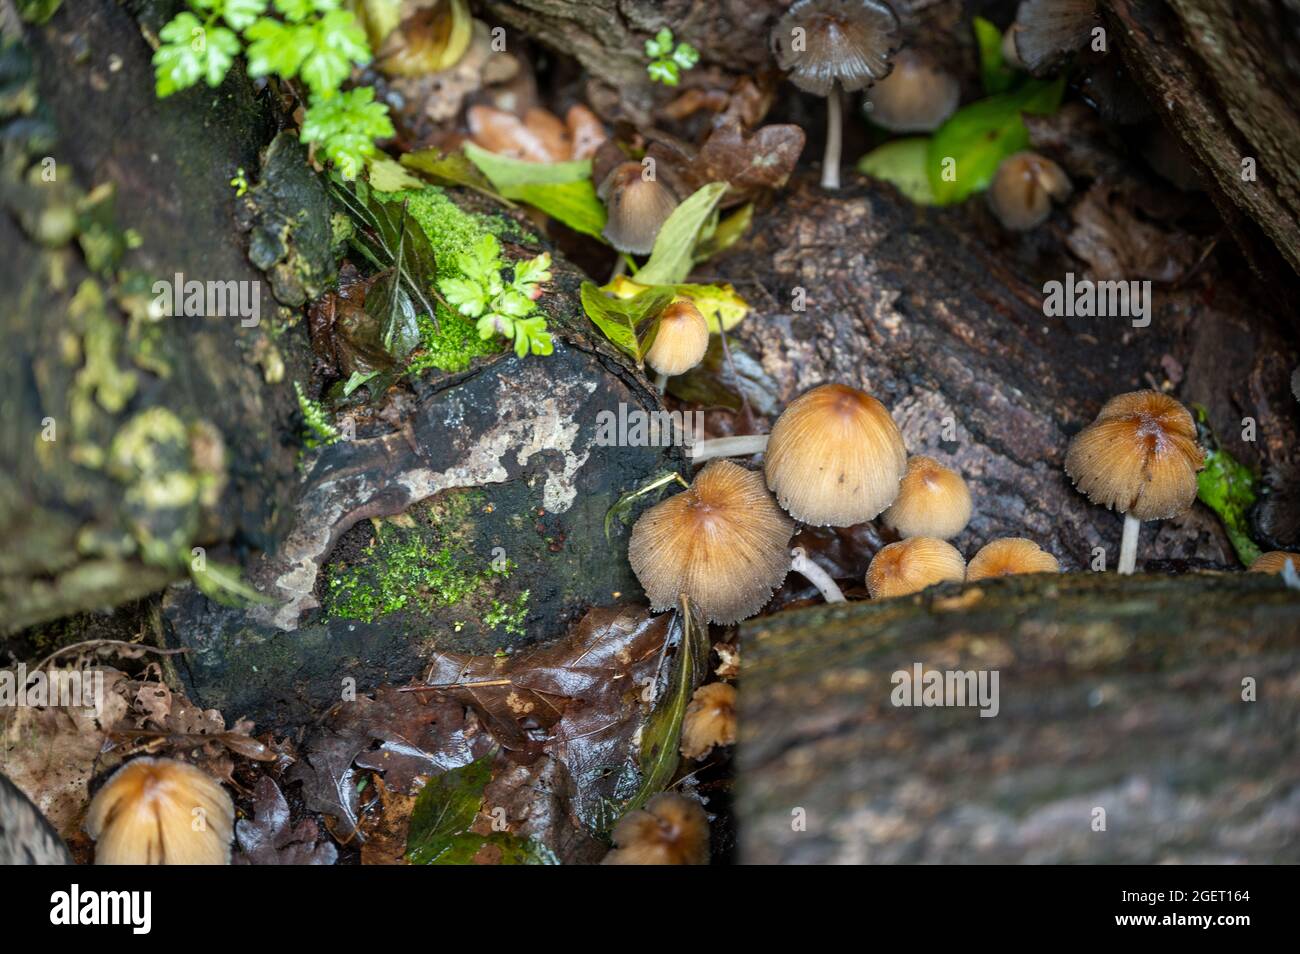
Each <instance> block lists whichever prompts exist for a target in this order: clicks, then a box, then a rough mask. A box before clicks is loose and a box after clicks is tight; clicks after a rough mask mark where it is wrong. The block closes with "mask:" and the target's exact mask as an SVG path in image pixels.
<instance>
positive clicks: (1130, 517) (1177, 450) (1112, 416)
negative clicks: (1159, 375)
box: [1065, 391, 1205, 573]
mask: <svg viewBox="0 0 1300 954" xmlns="http://www.w3.org/2000/svg"><path fill="white" fill-rule="evenodd" d="M1203 466H1205V452H1204V451H1203V450H1202V449H1201V447H1200V445H1199V444H1197V443H1196V424H1195V422H1194V421H1193V420H1192V415H1191V414H1190V413H1189V412H1188V410H1187V408H1185V407H1183V406H1182V405H1181V404H1179V403H1178V402H1177V401H1175V400H1174V399H1173V398H1171V397H1169V396H1168V395H1167V394H1161V393H1160V392H1159V391H1134V392H1132V393H1130V394H1121V395H1119V396H1118V397H1113V398H1111V399H1110V400H1109V401H1107V402H1106V403H1105V405H1104V406H1103V407H1102V409H1101V412H1100V413H1099V414H1098V415H1097V419H1096V420H1095V421H1093V422H1092V423H1091V424H1089V425H1088V426H1087V427H1085V428H1084V429H1083V430H1082V431H1080V432H1079V433H1078V434H1076V435H1075V437H1074V440H1072V441H1071V442H1070V449H1069V451H1068V452H1067V453H1066V455H1065V472H1066V473H1067V474H1069V475H1070V478H1071V479H1072V480H1073V481H1074V485H1075V487H1077V488H1078V489H1079V490H1080V491H1081V492H1082V493H1084V494H1086V495H1087V497H1088V499H1089V500H1091V501H1092V502H1093V503H1095V504H1099V505H1101V506H1105V507H1110V508H1112V509H1114V510H1118V511H1120V512H1121V513H1123V514H1124V537H1123V542H1122V543H1121V545H1120V551H1119V567H1118V569H1119V572H1120V573H1132V572H1133V569H1134V566H1135V564H1136V560H1137V541H1138V528H1139V524H1140V521H1143V520H1166V519H1168V518H1170V517H1176V516H1178V515H1179V514H1181V513H1185V512H1186V511H1187V510H1188V509H1189V508H1190V507H1191V506H1192V502H1193V501H1194V500H1195V499H1196V472H1197V471H1198V470H1200V469H1201V468H1202V467H1203Z"/></svg>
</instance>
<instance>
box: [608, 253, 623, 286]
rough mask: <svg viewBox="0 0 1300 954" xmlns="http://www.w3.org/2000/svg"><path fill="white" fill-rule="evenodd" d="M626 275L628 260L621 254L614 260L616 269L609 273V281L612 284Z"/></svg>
mask: <svg viewBox="0 0 1300 954" xmlns="http://www.w3.org/2000/svg"><path fill="white" fill-rule="evenodd" d="M626 273H627V258H626V257H625V256H624V255H623V253H622V252H619V253H618V258H616V259H614V268H613V270H612V271H610V273H609V280H610V281H611V282H612V281H613V280H614V279H616V278H618V277H619V276H620V275H624V274H626Z"/></svg>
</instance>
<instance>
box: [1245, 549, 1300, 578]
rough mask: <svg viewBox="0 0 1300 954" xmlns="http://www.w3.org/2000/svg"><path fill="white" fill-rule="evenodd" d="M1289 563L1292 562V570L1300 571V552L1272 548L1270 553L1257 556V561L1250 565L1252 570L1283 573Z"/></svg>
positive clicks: (1254, 571)
mask: <svg viewBox="0 0 1300 954" xmlns="http://www.w3.org/2000/svg"><path fill="white" fill-rule="evenodd" d="M1287 563H1290V564H1291V569H1292V570H1294V571H1297V572H1300V553H1287V552H1286V551H1285V550H1270V551H1269V552H1268V553H1261V554H1260V555H1259V556H1257V557H1256V558H1255V562H1254V563H1252V564H1251V565H1250V572H1251V573H1281V572H1282V571H1283V570H1285V569H1286V565H1287Z"/></svg>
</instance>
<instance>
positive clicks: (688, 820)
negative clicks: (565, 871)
mask: <svg viewBox="0 0 1300 954" xmlns="http://www.w3.org/2000/svg"><path fill="white" fill-rule="evenodd" d="M611 837H612V838H613V840H614V846H615V847H614V850H613V851H611V852H609V854H607V855H605V857H604V859H603V860H602V861H601V864H605V865H707V864H708V863H709V818H708V816H707V815H705V814H704V809H703V808H701V807H700V803H699V802H696V801H694V800H692V799H689V798H687V797H686V796H684V795H678V794H677V793H676V792H661V793H660V794H658V795H656V796H655V797H654V798H652V799H650V801H648V802H646V806H645V808H644V809H637V810H635V811H631V812H628V813H627V814H626V815H624V816H623V817H622V818H621V819H619V822H618V824H617V825H615V826H614V831H613V832H612V833H611Z"/></svg>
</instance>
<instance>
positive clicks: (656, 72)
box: [645, 60, 682, 86]
mask: <svg viewBox="0 0 1300 954" xmlns="http://www.w3.org/2000/svg"><path fill="white" fill-rule="evenodd" d="M645 71H646V75H648V76H649V77H650V79H651V80H652V81H654V82H656V83H663V84H664V85H665V86H676V85H677V84H678V83H680V82H681V79H682V73H681V69H680V68H679V67H678V66H677V64H676V63H674V62H673V61H672V60H654V61H653V62H651V63H650V65H649V66H647V67H646V68H645Z"/></svg>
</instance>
